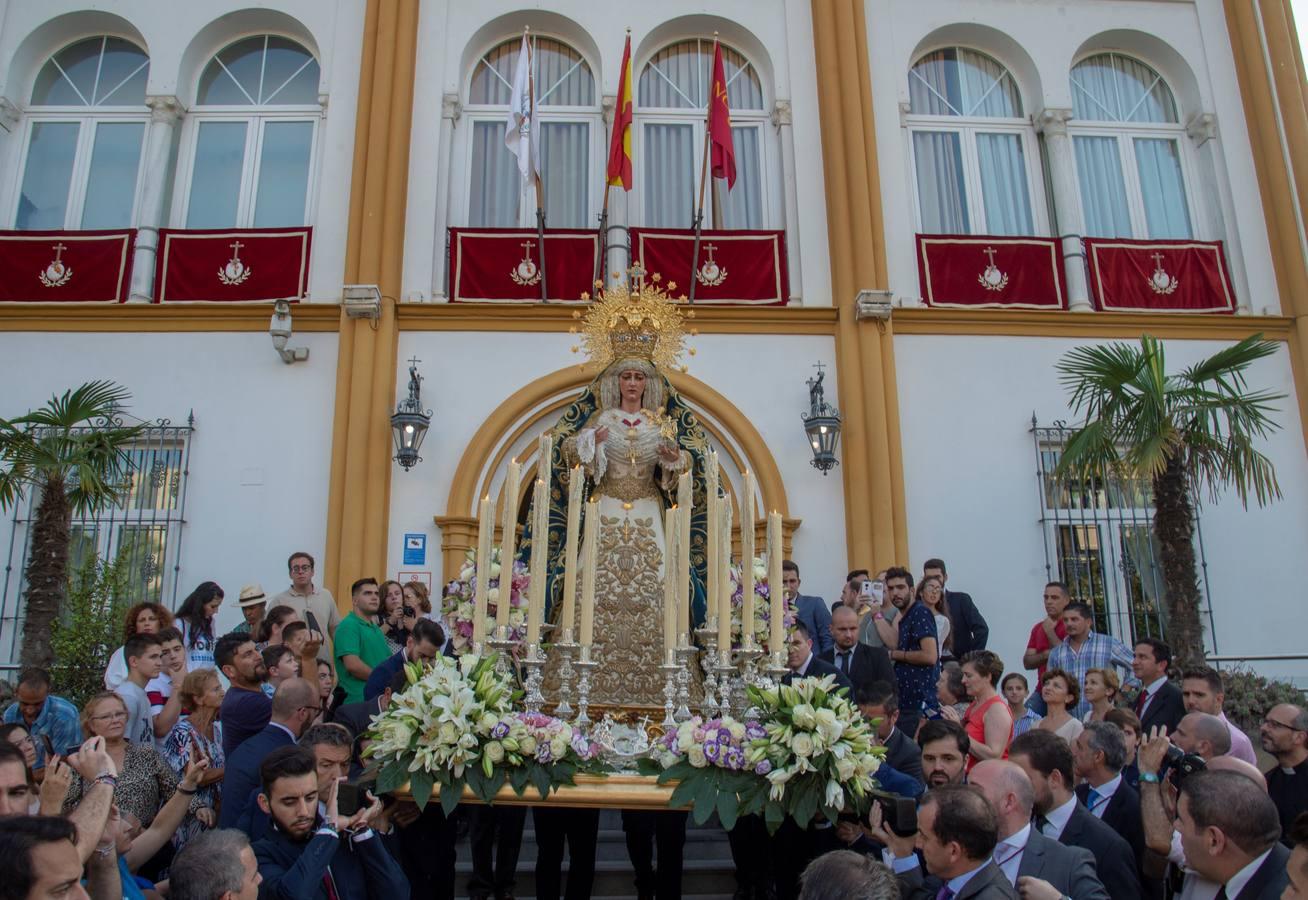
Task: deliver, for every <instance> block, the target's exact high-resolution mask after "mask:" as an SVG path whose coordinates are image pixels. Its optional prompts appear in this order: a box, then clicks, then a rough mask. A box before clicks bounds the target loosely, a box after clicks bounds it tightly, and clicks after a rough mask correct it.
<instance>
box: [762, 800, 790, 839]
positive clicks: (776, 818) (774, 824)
mask: <svg viewBox="0 0 1308 900" xmlns="http://www.w3.org/2000/svg"><path fill="white" fill-rule="evenodd" d="M785 820H786V811H785V810H784V809H782V807H781V802H780V801H778V800H773V799H772V798H770V797H769V798H768V802H767V804H766V805H765V806H764V807H763V821H764V823H765V824H766V825H767V826H768V834H776V832H777V829H778V828H780V827H781V823H782V822H784V821H785Z"/></svg>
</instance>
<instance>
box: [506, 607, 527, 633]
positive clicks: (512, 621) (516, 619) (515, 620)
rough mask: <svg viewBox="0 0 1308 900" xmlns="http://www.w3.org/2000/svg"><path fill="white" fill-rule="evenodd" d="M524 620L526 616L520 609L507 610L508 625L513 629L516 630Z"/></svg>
mask: <svg viewBox="0 0 1308 900" xmlns="http://www.w3.org/2000/svg"><path fill="white" fill-rule="evenodd" d="M526 620H527V619H526V616H525V615H523V612H522V608H521V607H516V606H515V607H514V608H513V609H511V610H509V625H510V626H512V627H513V628H517V627H518V626H519V625H521V624H522V623H523V622H525V621H526Z"/></svg>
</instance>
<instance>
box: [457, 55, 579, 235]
mask: <svg viewBox="0 0 1308 900" xmlns="http://www.w3.org/2000/svg"><path fill="white" fill-rule="evenodd" d="M529 40H530V41H531V65H532V76H533V81H534V84H535V91H536V109H537V111H538V114H539V116H540V155H541V183H542V185H543V186H544V190H545V221H546V222H547V224H548V225H549V226H550V227H551V228H579V227H585V226H588V225H593V224H594V223H593V222H592V221H591V216H590V213H591V209H590V202H591V186H592V184H593V185H595V186H597V187H598V184H599V179H600V178H601V177H602V175H603V172H602V171H601V165H602V164H601V163H600V162H599V160H598V158H597V155H596V153H595V152H594V144H595V140H596V135H599V134H601V132H602V131H603V129H602V128H601V127H600V124H601V120H600V109H599V96H598V92H597V91H596V89H595V76H594V75H593V74H592V73H591V70H590V65H589V64H588V63H587V62H586V60H585V59H584V58H583V57H582V55H581V54H580V53H578V52H577V51H576V50H574V49H573V48H571V47H569V46H568V45H567V44H565V43H563V42H562V41H559V40H555V39H554V38H548V37H539V36H534V35H533V36H532V37H531V38H530V39H529ZM521 49H522V39H521V38H518V37H515V38H510V39H509V40H507V41H504V42H503V43H502V44H498V45H497V46H495V47H493V48H492V49H491V50H490V51H488V52H487V53H486V54H485V55H484V56H482V57H481V58H480V59H478V60H477V65H476V66H475V67H474V69H473V72H472V79H471V82H470V84H469V88H468V104H467V106H466V107H464V112H465V114H467V115H468V117H469V118H470V119H471V120H472V129H471V133H472V136H471V142H472V144H471V147H470V150H469V154H468V157H469V161H470V171H469V178H468V183H469V194H468V224H469V225H473V226H490V227H515V226H518V225H528V224H532V223H534V222H535V221H536V197H535V191H534V189H531V187H530V185H529V186H528V189H527V190H526V191H524V190H523V189H522V176H521V175H520V174H519V172H518V161H517V157H515V156H514V155H513V154H512V153H510V152H509V149H508V147H507V146H506V145H505V143H504V126H505V122H506V121H507V120H508V115H509V100H510V98H511V96H512V94H513V76H514V71H515V70H516V68H517V65H518V56H519V53H520V52H521Z"/></svg>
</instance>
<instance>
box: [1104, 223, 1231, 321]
mask: <svg viewBox="0 0 1308 900" xmlns="http://www.w3.org/2000/svg"><path fill="white" fill-rule="evenodd" d="M1085 254H1086V264H1087V267H1088V269H1089V271H1090V290H1091V291H1092V292H1093V293H1094V297H1095V303H1096V305H1097V306H1098V307H1099V309H1102V310H1104V311H1105V312H1136V311H1140V310H1145V311H1149V312H1157V311H1159V310H1167V311H1172V312H1189V313H1234V312H1235V290H1234V289H1233V288H1232V287H1231V275H1230V272H1228V271H1227V268H1226V256H1225V254H1224V252H1223V250H1222V242H1221V241H1128V240H1122V239H1118V238H1086V239H1085Z"/></svg>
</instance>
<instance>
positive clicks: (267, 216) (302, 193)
mask: <svg viewBox="0 0 1308 900" xmlns="http://www.w3.org/2000/svg"><path fill="white" fill-rule="evenodd" d="M319 77H320V73H319V69H318V61H317V60H316V59H314V57H313V54H312V53H310V52H309V51H308V50H306V49H305V48H304V47H302V46H300V45H299V44H297V43H296V42H295V41H292V40H290V39H289V38H284V37H278V36H276V35H271V34H263V35H258V36H257V37H251V38H245V39H244V40H240V41H237V42H236V43H234V44H232V45H230V46H228V47H227V48H225V49H224V50H222V51H220V52H219V53H218V54H217V55H216V56H214V58H213V59H211V60H210V61H209V64H208V65H207V66H206V67H205V69H204V71H203V72H202V73H201V74H200V83H199V86H198V89H197V90H196V98H195V107H194V108H193V109H192V110H191V115H190V116H189V117H188V122H187V127H188V143H187V148H186V150H185V151H184V152H185V153H186V154H187V155H186V157H185V158H186V159H187V160H188V162H187V166H186V169H185V171H187V172H188V173H189V177H188V179H187V182H186V184H185V186H184V189H183V190H181V191H179V192H178V194H179V203H180V204H181V207H180V209H179V211H178V215H177V216H176V217H175V218H176V219H177V220H178V221H181V222H184V223H185V227H187V228H232V227H238V228H249V227H253V228H279V227H284V226H294V225H304V224H305V223H307V222H308V221H309V211H310V206H311V204H312V198H313V192H312V191H311V190H310V187H311V184H312V181H313V170H314V148H315V147H316V146H317V140H316V138H317V131H318V123H319V122H320V120H321V119H322V107H321V106H320V105H319V103H318V81H319Z"/></svg>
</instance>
